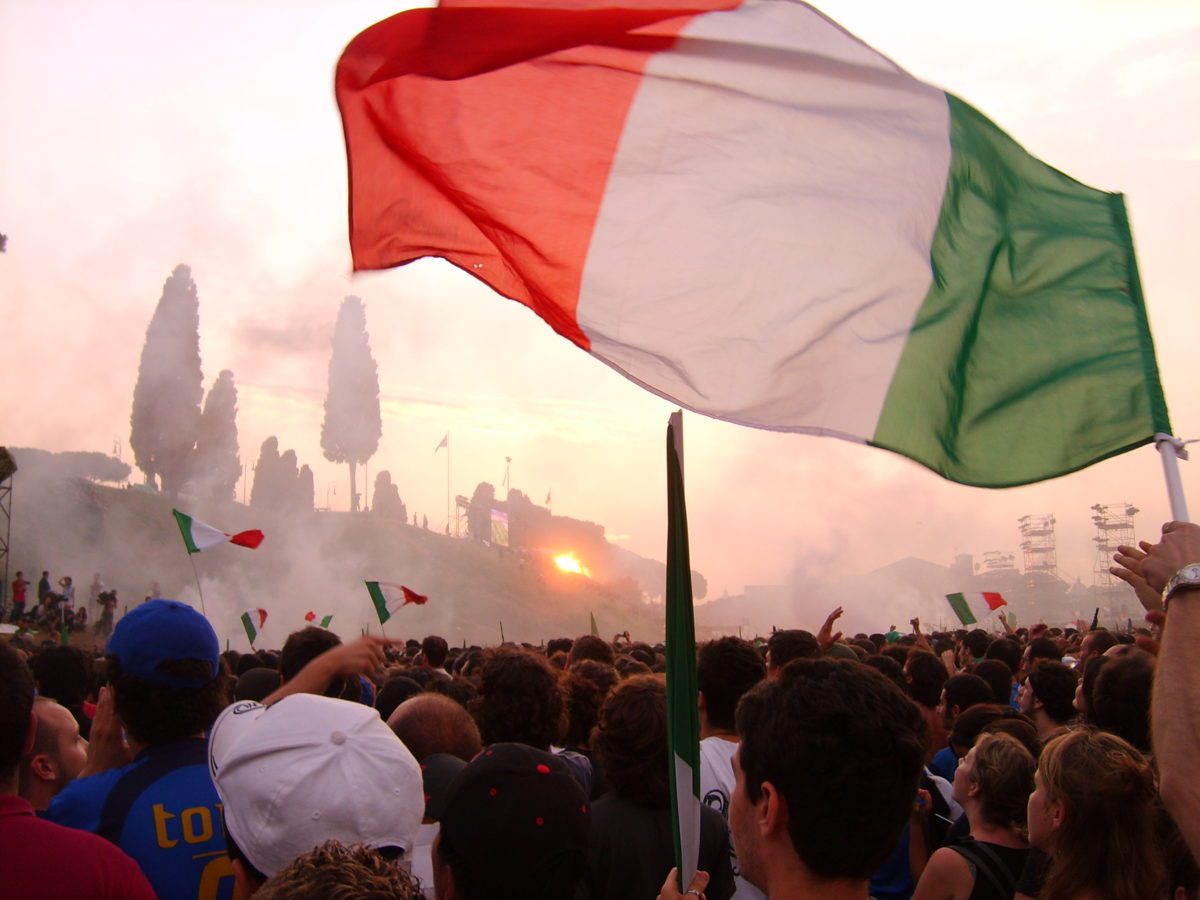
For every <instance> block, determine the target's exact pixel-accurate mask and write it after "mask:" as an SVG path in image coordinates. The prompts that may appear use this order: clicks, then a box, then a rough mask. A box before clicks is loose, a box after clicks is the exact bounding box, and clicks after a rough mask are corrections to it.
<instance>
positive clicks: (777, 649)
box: [767, 628, 821, 670]
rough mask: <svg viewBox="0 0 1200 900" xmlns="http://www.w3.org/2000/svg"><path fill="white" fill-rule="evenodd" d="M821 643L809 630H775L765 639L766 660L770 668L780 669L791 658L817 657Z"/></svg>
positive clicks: (819, 653) (819, 654)
mask: <svg viewBox="0 0 1200 900" xmlns="http://www.w3.org/2000/svg"><path fill="white" fill-rule="evenodd" d="M820 656H821V644H820V643H819V642H818V641H817V639H816V637H815V636H814V635H813V634H812V632H809V631H803V630H801V629H799V628H789V629H785V630H783V631H776V632H775V633H773V634H772V635H771V636H770V638H768V639H767V661H768V662H769V663H770V665H771V669H772V670H774V669H782V668H783V667H784V666H786V665H787V664H788V663H790V662H791V661H792V660H793V659H818V658H819V657H820Z"/></svg>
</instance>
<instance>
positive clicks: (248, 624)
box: [242, 610, 258, 645]
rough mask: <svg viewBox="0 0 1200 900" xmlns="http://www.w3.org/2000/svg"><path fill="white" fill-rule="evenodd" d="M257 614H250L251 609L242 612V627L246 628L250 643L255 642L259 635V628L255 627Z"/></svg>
mask: <svg viewBox="0 0 1200 900" xmlns="http://www.w3.org/2000/svg"><path fill="white" fill-rule="evenodd" d="M255 618H256V616H252V615H251V614H250V610H247V611H246V612H244V613H242V627H243V628H245V629H246V639H247V640H248V641H250V644H251V645H253V644H254V639H255V638H257V637H258V628H257V627H255V624H254V619H255Z"/></svg>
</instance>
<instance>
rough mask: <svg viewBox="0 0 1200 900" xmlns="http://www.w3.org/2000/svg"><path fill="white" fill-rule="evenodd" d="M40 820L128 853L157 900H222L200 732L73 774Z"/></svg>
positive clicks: (212, 795)
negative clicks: (105, 767) (94, 771)
mask: <svg viewBox="0 0 1200 900" xmlns="http://www.w3.org/2000/svg"><path fill="white" fill-rule="evenodd" d="M47 818H49V819H50V820H51V821H52V822H56V823H58V824H59V825H66V826H68V827H72V828H81V829H83V830H85V831H91V832H93V833H95V834H98V835H100V836H101V837H105V838H107V839H108V840H110V841H112V842H113V843H114V844H116V845H117V846H119V847H120V848H121V849H122V850H124V851H125V852H126V853H128V854H129V855H130V856H132V857H133V858H134V859H135V860H136V861H137V864H138V865H139V866H141V869H142V871H143V872H145V874H146V878H147V879H149V881H150V883H151V884H152V885H153V886H154V890H155V891H156V892H157V893H158V896H159V897H160V898H161V900H167V898H171V900H175V898H178V900H229V898H232V897H233V893H234V879H233V868H232V866H231V864H230V861H229V856H228V855H227V853H226V849H225V834H224V829H223V826H222V823H221V803H220V800H219V798H218V797H217V789H216V788H215V787H214V786H213V783H212V778H211V777H210V775H209V773H208V756H207V752H206V742H205V740H204V738H190V739H188V740H184V741H178V742H176V743H173V744H165V745H162V746H159V747H151V748H149V749H148V750H146V751H145V752H144V753H142V754H140V755H139V756H138V758H137V759H135V760H134V761H133V762H132V763H130V764H129V765H127V766H122V767H121V768H119V769H112V770H110V771H108V772H101V773H100V774H98V775H93V776H91V777H88V778H80V779H77V780H75V781H73V782H71V783H70V784H69V785H67V786H66V787H65V788H64V789H63V790H62V791H61V792H60V793H59V794H58V796H56V797H55V798H54V800H53V801H52V802H51V803H50V809H49V810H48V811H47Z"/></svg>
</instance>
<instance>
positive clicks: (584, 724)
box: [563, 663, 607, 750]
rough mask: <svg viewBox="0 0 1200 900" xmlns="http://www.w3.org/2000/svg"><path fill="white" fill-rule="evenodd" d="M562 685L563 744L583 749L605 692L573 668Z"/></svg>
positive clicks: (594, 723) (597, 717)
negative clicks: (564, 710)
mask: <svg viewBox="0 0 1200 900" xmlns="http://www.w3.org/2000/svg"><path fill="white" fill-rule="evenodd" d="M597 665H599V663H598V664H597ZM563 687H564V688H565V689H566V692H567V732H566V736H565V737H564V738H563V742H564V746H566V747H569V748H572V749H576V750H585V749H587V747H588V741H589V740H590V739H591V734H592V729H593V728H595V727H596V722H597V721H598V720H599V719H600V706H601V704H603V703H604V697H605V694H606V693H607V692H606V691H602V690H601V689H600V686H599V685H597V684H596V682H594V681H592V680H591V679H590V678H586V677H584V676H583V675H580V674H579V673H577V672H576V671H575V670H574V669H572V670H571V671H570V672H569V673H567V675H566V676H565V677H564V678H563Z"/></svg>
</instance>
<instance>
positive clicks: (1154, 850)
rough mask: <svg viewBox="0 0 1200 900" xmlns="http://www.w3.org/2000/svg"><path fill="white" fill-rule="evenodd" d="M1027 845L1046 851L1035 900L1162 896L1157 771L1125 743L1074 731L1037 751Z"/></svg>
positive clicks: (1118, 899) (1163, 873) (1096, 733)
mask: <svg viewBox="0 0 1200 900" xmlns="http://www.w3.org/2000/svg"><path fill="white" fill-rule="evenodd" d="M1035 782H1036V786H1035V789H1034V791H1033V793H1032V794H1031V795H1030V796H1029V810H1028V819H1029V841H1030V843H1031V844H1033V846H1035V847H1037V848H1038V849H1040V850H1043V851H1045V852H1046V853H1049V854H1050V856H1051V862H1050V868H1049V870H1048V871H1047V873H1046V881H1045V884H1044V886H1043V888H1042V890H1041V892H1040V893H1039V894H1038V897H1039V900H1152V898H1155V897H1161V896H1164V895H1165V893H1166V887H1167V885H1166V880H1167V873H1166V867H1165V865H1164V863H1163V859H1162V853H1161V852H1160V848H1159V846H1158V842H1157V840H1156V833H1157V831H1156V829H1157V822H1158V816H1159V802H1158V791H1157V786H1156V784H1155V780H1154V771H1153V769H1151V767H1150V764H1149V763H1148V762H1147V761H1146V758H1145V757H1144V756H1142V754H1141V753H1139V752H1138V751H1137V750H1136V749H1134V748H1133V747H1132V746H1131V745H1130V744H1129V743H1127V742H1126V741H1124V740H1122V739H1121V738H1119V737H1117V736H1116V735H1115V734H1108V733H1107V732H1103V731H1093V730H1091V729H1078V730H1075V731H1068V732H1067V733H1066V734H1062V735H1059V736H1058V737H1056V738H1053V739H1051V740H1050V741H1049V742H1048V743H1047V744H1046V748H1045V749H1044V750H1043V751H1042V757H1041V760H1040V762H1039V763H1038V769H1037V774H1036V776H1035Z"/></svg>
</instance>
